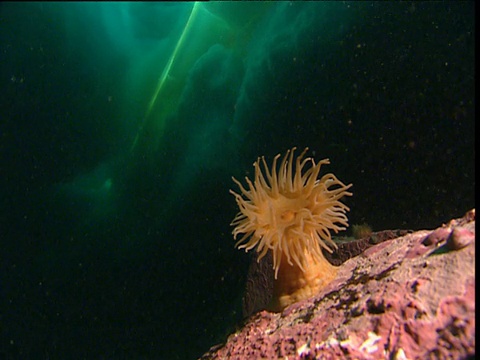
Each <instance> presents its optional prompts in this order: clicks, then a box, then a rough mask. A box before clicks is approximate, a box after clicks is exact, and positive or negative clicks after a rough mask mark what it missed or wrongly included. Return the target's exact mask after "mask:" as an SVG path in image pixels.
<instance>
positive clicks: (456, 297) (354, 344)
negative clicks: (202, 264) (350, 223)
mask: <svg viewBox="0 0 480 360" xmlns="http://www.w3.org/2000/svg"><path fill="white" fill-rule="evenodd" d="M474 355H475V211H474V210H472V211H469V212H468V213H467V214H466V215H465V216H464V217H463V218H461V219H456V220H452V221H450V222H449V223H448V224H447V225H443V226H442V227H440V228H438V229H436V230H434V231H429V230H422V231H417V232H414V233H410V234H407V235H405V236H401V237H398V238H395V239H392V240H386V241H383V242H381V243H379V244H377V245H373V246H371V247H368V248H366V250H365V251H364V252H363V253H362V254H360V255H359V256H356V257H354V258H351V259H349V260H347V261H345V262H344V263H343V264H342V265H341V266H340V268H339V271H338V276H337V278H336V279H335V280H334V281H333V282H332V283H330V284H329V285H328V286H327V287H326V288H325V289H323V290H322V291H321V292H319V293H318V295H317V296H315V297H313V298H311V299H308V300H304V301H301V302H298V303H296V304H293V305H291V306H289V307H287V308H286V309H285V310H284V311H283V312H281V313H270V312H267V311H261V312H258V313H256V314H254V315H252V316H251V317H250V318H248V319H247V320H246V321H245V324H244V325H243V327H242V328H241V329H239V330H238V331H237V332H235V333H234V334H231V335H230V336H229V337H228V339H227V341H226V343H225V344H221V345H217V346H215V347H213V348H212V349H210V351H208V352H207V353H206V354H204V355H203V356H202V357H201V359H259V358H262V359H279V358H285V359H286V358H288V359H385V358H386V359H439V358H440V359H445V358H448V359H463V358H469V357H472V358H473V357H474Z"/></svg>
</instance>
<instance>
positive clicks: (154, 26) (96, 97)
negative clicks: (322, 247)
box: [0, 1, 475, 359]
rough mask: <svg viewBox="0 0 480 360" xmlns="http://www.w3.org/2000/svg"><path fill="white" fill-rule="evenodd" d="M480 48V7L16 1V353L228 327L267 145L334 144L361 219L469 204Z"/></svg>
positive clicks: (138, 355)
mask: <svg viewBox="0 0 480 360" xmlns="http://www.w3.org/2000/svg"><path fill="white" fill-rule="evenodd" d="M474 45H475V41H474V2H473V1H455V2H453V1H452V2H449V1H443V2H296V3H291V2H268V3H263V2H254V3H244V2H240V3H223V2H219V3H215V2H212V3H193V2H185V3H141V2H135V3H129V2H119V3H107V2H106V3H103V2H99V3H70V2H68V3H5V2H2V3H1V4H0V94H1V96H0V245H1V248H0V256H1V257H0V261H1V262H0V265H1V270H0V358H1V359H59V358H69V359H82V358H86V359H124V358H128V359H194V358H197V357H199V356H201V354H202V353H204V352H205V351H206V350H208V348H209V347H210V346H213V345H215V344H217V343H219V342H221V341H223V340H224V339H225V337H226V336H227V335H228V334H229V333H230V332H232V331H233V330H234V329H235V327H236V326H239V325H240V324H241V320H242V311H241V299H242V295H243V290H244V284H245V280H246V273H247V269H248V265H249V261H250V255H249V254H245V253H244V252H243V251H239V250H237V249H235V248H234V243H235V242H234V241H233V238H232V235H231V230H232V228H231V226H230V225H229V224H230V222H231V220H232V219H233V217H234V216H235V214H236V212H237V209H236V205H235V201H234V198H233V196H232V195H231V194H229V189H230V188H235V186H234V183H233V182H232V180H231V176H235V177H236V178H239V179H242V178H243V177H244V176H245V175H248V176H251V175H252V170H253V167H252V163H253V162H254V161H255V160H256V158H257V156H261V155H265V156H266V158H267V161H268V162H271V160H272V158H273V156H275V155H276V154H278V153H284V152H285V151H286V150H287V149H289V148H291V147H293V146H297V147H298V148H299V149H300V150H302V149H303V148H304V147H306V146H308V147H309V149H310V150H309V153H308V154H309V155H311V156H314V157H315V159H316V160H321V159H323V158H329V159H330V161H331V164H330V165H328V166H325V167H324V168H323V170H322V173H325V172H327V171H328V172H333V173H334V174H335V175H336V176H337V177H338V178H339V179H341V180H342V181H343V182H345V183H353V187H352V189H351V190H352V192H353V196H352V197H350V198H348V199H345V203H346V204H347V205H348V206H349V207H350V209H351V211H350V212H349V214H348V215H349V219H350V224H361V223H364V222H366V223H368V224H369V225H370V226H372V228H373V230H374V231H379V230H385V229H424V228H426V229H429V228H435V227H437V226H439V225H440V224H441V223H442V222H445V221H448V220H449V219H450V218H452V217H460V216H462V215H463V214H464V213H465V212H466V211H467V210H469V209H471V208H473V207H474V205H475V203H474V186H475V172H474V140H475V139H474V132H475V126H474V124H475V122H474V48H475V46H474ZM345 234H346V235H349V234H350V231H348V230H347V232H346V233H345ZM345 234H343V235H345Z"/></svg>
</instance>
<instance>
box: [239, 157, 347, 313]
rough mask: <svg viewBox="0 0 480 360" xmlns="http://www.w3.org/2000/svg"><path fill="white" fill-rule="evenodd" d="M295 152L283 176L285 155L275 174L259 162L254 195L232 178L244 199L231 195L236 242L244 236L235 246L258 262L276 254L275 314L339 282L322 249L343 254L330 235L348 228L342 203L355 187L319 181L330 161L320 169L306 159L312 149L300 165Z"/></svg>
mask: <svg viewBox="0 0 480 360" xmlns="http://www.w3.org/2000/svg"><path fill="white" fill-rule="evenodd" d="M295 149H296V148H293V149H292V150H288V151H287V153H286V154H285V156H284V157H283V159H282V160H281V162H280V167H279V168H278V170H277V161H278V159H279V158H280V156H281V154H278V155H277V156H275V158H274V159H273V164H272V167H271V170H270V169H269V167H268V166H267V163H266V161H265V157H263V156H262V157H261V158H260V157H259V158H258V159H257V161H256V162H255V163H254V164H253V166H254V168H255V177H254V180H253V182H252V181H251V180H250V179H249V178H248V177H245V180H246V182H247V184H248V189H246V188H245V187H244V186H243V185H242V184H241V183H240V182H239V181H238V180H236V179H235V178H232V179H233V181H234V182H235V183H236V184H237V185H238V187H239V188H240V193H241V194H238V193H236V192H234V191H233V190H230V192H231V193H232V194H233V195H234V196H235V200H236V202H237V205H238V207H239V209H240V211H239V212H238V214H237V215H236V216H235V218H234V219H233V221H232V223H231V225H232V226H234V227H235V228H234V230H233V232H232V233H233V236H234V239H235V240H236V239H237V236H238V235H240V234H243V235H242V236H241V238H240V239H239V240H238V241H237V243H236V244H235V246H236V247H238V248H239V249H245V251H249V250H251V249H253V248H256V251H257V253H258V257H257V261H260V260H261V259H262V258H263V257H264V256H265V255H266V254H267V252H268V251H271V252H272V257H273V269H274V271H275V283H274V290H273V297H272V301H271V303H270V305H269V306H268V309H269V310H273V311H280V310H282V309H283V308H285V307H286V306H288V305H290V304H291V303H294V302H296V301H299V300H302V299H304V298H308V297H311V296H313V295H315V294H316V293H317V292H318V290H320V289H321V288H323V287H324V286H325V285H326V284H328V283H329V282H330V281H331V280H333V279H334V278H335V276H336V268H335V267H334V266H333V265H331V264H330V263H329V262H328V261H327V260H326V259H325V257H324V256H323V253H322V248H324V249H325V250H327V251H328V252H332V251H333V249H334V248H337V245H336V244H335V242H334V241H333V240H332V237H331V234H330V231H334V232H335V233H337V232H338V231H341V230H345V229H346V227H347V226H348V219H347V216H346V214H345V213H346V211H348V210H349V208H348V207H347V206H346V205H345V204H343V203H341V202H340V199H341V198H342V197H343V196H346V195H348V196H350V195H352V194H351V193H350V192H348V191H347V190H348V189H349V188H350V187H351V186H352V185H351V184H350V185H345V184H344V183H342V182H341V181H340V180H338V179H337V178H336V177H335V175H333V174H326V175H323V176H322V177H321V178H320V179H317V177H318V175H319V172H320V168H321V166H322V165H325V164H329V163H330V161H329V160H328V159H324V160H321V161H320V162H319V163H317V164H316V163H315V161H314V160H313V159H312V158H310V157H307V158H305V159H304V158H303V157H304V156H305V153H306V152H307V150H308V148H306V149H305V150H304V151H303V152H302V153H301V154H300V156H298V157H297V158H296V160H295V165H294V152H295ZM261 164H263V168H264V170H263V171H262V167H261Z"/></svg>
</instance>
